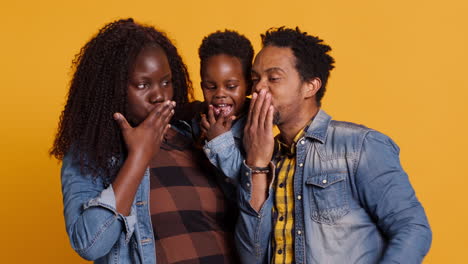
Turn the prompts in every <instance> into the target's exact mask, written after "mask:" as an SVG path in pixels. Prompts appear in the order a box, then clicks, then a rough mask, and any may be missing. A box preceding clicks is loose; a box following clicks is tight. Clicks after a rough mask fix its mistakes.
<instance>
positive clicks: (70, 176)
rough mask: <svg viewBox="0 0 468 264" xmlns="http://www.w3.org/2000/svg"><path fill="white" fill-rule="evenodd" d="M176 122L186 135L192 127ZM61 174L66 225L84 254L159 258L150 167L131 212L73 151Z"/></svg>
mask: <svg viewBox="0 0 468 264" xmlns="http://www.w3.org/2000/svg"><path fill="white" fill-rule="evenodd" d="M172 127H173V128H175V129H177V130H178V131H179V132H181V133H187V135H190V133H191V131H189V126H188V125H187V124H186V123H185V122H178V123H176V124H172ZM61 175H62V176H61V178H62V194H63V204H64V216H65V224H66V229H67V233H68V236H69V238H70V243H71V245H72V247H73V249H74V250H75V251H76V252H77V253H78V254H79V255H80V256H81V257H83V258H84V259H87V260H94V261H95V263H98V264H101V263H102V264H104V263H105V264H110V263H132V264H138V263H144V264H147V263H149V264H151V263H156V252H155V246H154V237H153V228H152V224H151V217H150V211H149V204H148V201H149V194H150V179H149V170H148V169H147V170H146V172H145V175H144V176H143V179H142V180H141V183H140V186H139V187H138V190H137V193H136V195H135V199H134V201H133V204H132V208H131V213H130V215H129V216H124V215H122V214H120V213H118V212H117V210H116V209H115V208H116V206H115V196H114V191H113V189H112V185H110V186H108V187H107V188H106V187H105V185H104V184H103V182H102V180H101V179H100V178H96V179H93V178H92V177H91V176H90V175H83V174H82V173H81V172H80V163H79V161H78V160H76V159H74V158H73V154H72V153H68V154H67V155H66V156H65V157H64V159H63V163H62V173H61ZM221 184H222V185H221V187H222V188H223V190H225V191H226V192H227V193H233V191H232V189H233V188H232V185H231V184H223V183H221ZM229 190H230V191H229ZM181 250H183V249H181Z"/></svg>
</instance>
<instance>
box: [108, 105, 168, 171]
mask: <svg viewBox="0 0 468 264" xmlns="http://www.w3.org/2000/svg"><path fill="white" fill-rule="evenodd" d="M174 107H175V102H173V101H165V102H164V103H162V104H159V105H157V106H156V107H155V108H154V109H153V110H152V111H151V112H150V113H149V114H148V116H147V117H146V119H145V120H143V122H141V123H140V124H139V125H138V126H137V127H132V126H131V125H130V124H129V123H128V122H127V120H126V119H125V117H124V116H123V115H122V114H120V113H115V114H114V119H115V120H116V121H117V123H118V124H119V127H120V129H121V131H122V134H123V137H124V140H125V144H126V145H127V150H128V155H129V156H133V155H135V156H137V157H139V158H141V159H143V160H144V161H146V163H147V162H149V160H150V159H151V158H152V157H153V156H154V155H155V154H156V153H157V151H158V150H159V147H160V146H161V142H162V139H163V136H164V134H165V133H166V131H167V129H168V128H169V127H170V125H169V121H170V120H171V117H172V115H173V114H174Z"/></svg>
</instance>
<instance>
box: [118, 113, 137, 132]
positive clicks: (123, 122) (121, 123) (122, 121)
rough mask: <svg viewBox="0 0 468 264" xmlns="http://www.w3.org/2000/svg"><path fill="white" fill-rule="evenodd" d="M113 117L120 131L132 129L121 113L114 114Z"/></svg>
mask: <svg viewBox="0 0 468 264" xmlns="http://www.w3.org/2000/svg"><path fill="white" fill-rule="evenodd" d="M113 117H114V120H115V121H117V124H118V125H119V127H120V129H121V130H122V131H125V130H127V129H130V128H132V127H131V126H130V124H129V123H128V122H127V119H125V117H124V116H123V115H122V114H121V113H114V115H113Z"/></svg>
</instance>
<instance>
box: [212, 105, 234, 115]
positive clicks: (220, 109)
mask: <svg viewBox="0 0 468 264" xmlns="http://www.w3.org/2000/svg"><path fill="white" fill-rule="evenodd" d="M213 110H214V114H215V116H220V115H223V116H228V115H230V114H231V112H232V105H231V104H213Z"/></svg>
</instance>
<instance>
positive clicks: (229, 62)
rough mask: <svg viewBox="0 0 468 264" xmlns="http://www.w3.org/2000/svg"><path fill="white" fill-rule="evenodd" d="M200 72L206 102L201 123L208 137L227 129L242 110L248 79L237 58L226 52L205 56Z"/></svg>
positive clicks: (210, 138) (213, 136)
mask: <svg viewBox="0 0 468 264" xmlns="http://www.w3.org/2000/svg"><path fill="white" fill-rule="evenodd" d="M201 75H202V76H201V77H202V82H201V87H202V90H203V96H204V98H205V102H206V103H207V104H209V105H208V112H207V115H202V120H201V124H200V125H201V129H202V133H204V135H205V136H206V139H207V140H208V141H210V140H212V139H213V138H215V137H217V136H219V135H221V134H223V133H225V132H227V131H229V130H230V129H231V126H232V122H233V121H234V120H235V119H236V116H238V115H239V114H240V113H241V112H242V110H243V106H244V103H245V95H246V91H247V82H246V80H245V77H244V76H245V75H244V73H243V72H242V64H241V62H240V60H239V59H238V58H236V57H233V56H229V55H225V54H221V55H216V56H212V57H210V58H209V59H207V60H206V62H205V63H204V65H203V68H202V74H201Z"/></svg>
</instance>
